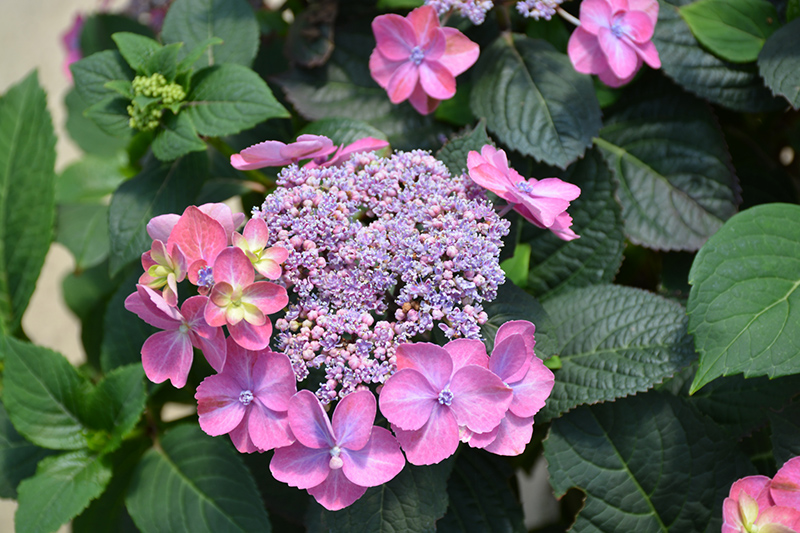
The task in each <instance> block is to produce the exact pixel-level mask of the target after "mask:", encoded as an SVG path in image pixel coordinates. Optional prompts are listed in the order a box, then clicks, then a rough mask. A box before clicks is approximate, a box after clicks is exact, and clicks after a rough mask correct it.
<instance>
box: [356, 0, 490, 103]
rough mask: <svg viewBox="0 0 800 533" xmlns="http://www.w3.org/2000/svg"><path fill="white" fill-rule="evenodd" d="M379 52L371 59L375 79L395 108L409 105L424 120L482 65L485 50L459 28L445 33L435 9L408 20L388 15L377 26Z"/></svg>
mask: <svg viewBox="0 0 800 533" xmlns="http://www.w3.org/2000/svg"><path fill="white" fill-rule="evenodd" d="M372 31H373V33H374V34H375V40H376V41H377V46H376V48H375V50H373V52H372V55H371V56H370V58H369V70H370V73H371V74H372V78H373V79H374V80H375V81H376V82H377V83H378V85H380V86H381V87H383V88H384V89H386V92H387V93H388V94H389V100H391V101H392V103H393V104H399V103H400V102H403V101H404V100H406V99H408V100H409V101H410V102H411V105H412V106H414V109H416V110H417V111H419V112H420V113H421V114H423V115H427V114H428V113H431V112H433V110H434V109H436V107H437V106H438V105H439V102H440V101H441V100H447V99H449V98H452V97H453V95H455V94H456V78H455V77H456V76H458V75H459V74H461V73H462V72H464V71H465V70H467V69H468V68H469V67H471V66H472V65H473V64H474V63H475V61H477V60H478V55H479V54H480V48H479V47H478V45H477V44H475V43H474V42H472V41H470V40H469V39H468V38H467V37H465V36H464V34H462V33H461V32H460V31H458V30H456V29H455V28H442V27H441V26H440V25H439V17H438V16H437V15H436V10H435V9H434V8H433V7H431V6H422V7H418V8H417V9H415V10H413V11H412V12H411V13H409V14H408V16H407V17H405V18H403V17H401V16H400V15H395V14H388V15H381V16H379V17H375V19H374V20H373V21H372Z"/></svg>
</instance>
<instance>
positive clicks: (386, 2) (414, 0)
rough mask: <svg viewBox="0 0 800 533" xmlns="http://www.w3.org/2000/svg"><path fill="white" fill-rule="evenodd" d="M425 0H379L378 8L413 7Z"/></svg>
mask: <svg viewBox="0 0 800 533" xmlns="http://www.w3.org/2000/svg"><path fill="white" fill-rule="evenodd" d="M422 3H423V0H378V6H377V7H378V9H384V10H394V9H413V8H415V7H419V6H421V5H422Z"/></svg>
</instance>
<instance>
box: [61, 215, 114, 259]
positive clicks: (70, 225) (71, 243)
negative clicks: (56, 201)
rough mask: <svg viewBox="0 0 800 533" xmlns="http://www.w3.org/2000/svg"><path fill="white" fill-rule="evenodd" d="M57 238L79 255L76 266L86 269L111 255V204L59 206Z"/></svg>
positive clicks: (75, 254)
mask: <svg viewBox="0 0 800 533" xmlns="http://www.w3.org/2000/svg"><path fill="white" fill-rule="evenodd" d="M56 241H57V242H60V243H61V244H63V245H64V246H66V247H67V248H68V249H69V251H70V252H72V256H73V257H74V258H75V268H76V269H77V270H86V269H87V268H90V267H93V266H94V265H96V264H98V263H100V262H101V261H103V259H105V258H106V257H108V248H109V243H108V206H106V205H92V204H89V205H87V204H62V205H60V206H58V231H57V232H56Z"/></svg>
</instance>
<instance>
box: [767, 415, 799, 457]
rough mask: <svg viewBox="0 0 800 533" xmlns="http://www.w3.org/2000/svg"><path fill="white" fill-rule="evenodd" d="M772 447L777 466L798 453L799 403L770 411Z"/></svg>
mask: <svg viewBox="0 0 800 533" xmlns="http://www.w3.org/2000/svg"><path fill="white" fill-rule="evenodd" d="M769 419H770V421H771V422H772V447H773V451H774V453H775V462H776V463H778V467H780V466H781V465H783V463H785V462H786V461H788V460H789V459H791V458H792V457H796V456H798V455H800V404H794V405H792V406H791V407H787V408H786V409H783V410H782V411H778V412H771V413H770V414H769Z"/></svg>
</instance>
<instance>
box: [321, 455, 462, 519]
mask: <svg viewBox="0 0 800 533" xmlns="http://www.w3.org/2000/svg"><path fill="white" fill-rule="evenodd" d="M452 467H453V461H452V460H448V461H445V462H442V463H439V464H437V465H430V466H413V465H411V464H407V465H406V466H405V467H404V468H403V470H402V472H400V473H399V474H398V475H397V476H396V477H395V478H394V479H392V480H391V481H389V482H388V483H384V484H383V485H379V486H377V487H372V488H369V489H367V492H366V493H365V494H364V495H363V496H362V497H361V498H359V499H358V500H356V502H355V503H354V504H352V505H350V506H349V507H346V508H344V509H342V510H341V511H335V512H332V511H327V510H325V509H324V508H323V507H322V506H321V505H319V504H318V503H316V502H313V501H312V502H311V503H310V504H309V507H308V512H307V514H306V525H307V527H308V531H309V533H322V532H336V533H338V532H341V533H345V532H346V533H371V532H373V531H419V532H431V533H432V532H435V531H436V521H437V520H438V519H440V518H441V517H442V516H443V515H444V513H445V511H446V510H447V488H446V487H447V476H448V474H449V473H450V470H451V469H452Z"/></svg>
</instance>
